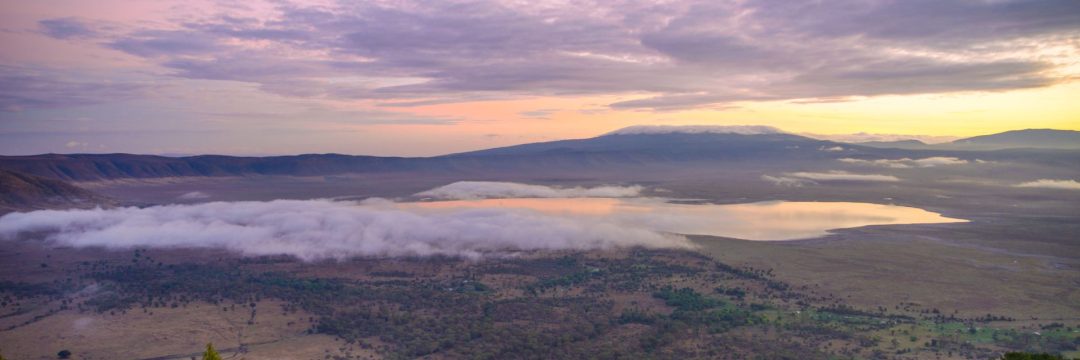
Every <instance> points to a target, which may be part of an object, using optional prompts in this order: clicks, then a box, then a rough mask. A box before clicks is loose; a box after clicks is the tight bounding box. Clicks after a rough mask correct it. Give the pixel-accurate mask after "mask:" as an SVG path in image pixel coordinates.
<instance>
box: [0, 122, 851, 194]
mask: <svg viewBox="0 0 1080 360" xmlns="http://www.w3.org/2000/svg"><path fill="white" fill-rule="evenodd" d="M689 130H693V131H688V132H679V131H670V130H669V129H665V130H664V131H654V130H649V129H642V128H631V129H629V130H626V131H617V132H613V133H610V134H606V135H602V136H598V137H594V138H589V139H578V140H562V141H552V142H543V143H532V144H524V145H517V146H509V147H503V148H495V149H488V150H481V151H473V152H467V153H459V154H451V155H444V156H436V157H427V158H397V157H374V156H350V155H340V154H309V155H296V156H271V157H235V156H220V155H203V156H189V157H164V156H151V155H132V154H72V155H60V154H45V155H34V156H6V157H4V156H0V169H7V170H12V171H18V172H22V173H26V174H32V175H37V176H42V177H47V178H54V179H61V180H69V181H101V180H111V179H125V178H162V177H189V176H251V175H290V176H325V175H336V174H350V173H387V172H416V171H425V172H441V173H470V172H484V171H504V172H518V171H534V170H537V171H538V170H542V169H549V170H572V169H596V168H602V167H619V166H625V165H640V164H655V163H667V162H686V161H745V160H763V159H783V160H787V159H800V158H825V157H829V156H835V155H837V154H833V153H828V154H827V153H825V152H822V151H818V148H823V147H829V148H832V147H835V146H837V145H840V144H837V143H834V142H830V141H823V140H815V139H810V138H806V137H802V136H798V135H791V134H786V133H781V132H779V131H778V130H775V129H772V128H766V127H758V128H754V127H740V128H738V129H735V130H736V131H737V132H742V133H733V132H717V129H716V128H711V129H705V130H708V131H702V130H703V129H701V128H691V129H689Z"/></svg>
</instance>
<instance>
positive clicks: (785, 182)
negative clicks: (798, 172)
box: [761, 175, 814, 187]
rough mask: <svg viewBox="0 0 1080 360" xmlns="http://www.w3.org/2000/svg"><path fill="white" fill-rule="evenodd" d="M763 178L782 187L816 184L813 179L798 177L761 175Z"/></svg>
mask: <svg viewBox="0 0 1080 360" xmlns="http://www.w3.org/2000/svg"><path fill="white" fill-rule="evenodd" d="M761 180H765V181H767V182H770V183H772V184H773V185H776V186H781V187H803V186H804V185H809V184H814V182H813V181H811V180H806V179H796V178H793V177H787V176H772V175H761Z"/></svg>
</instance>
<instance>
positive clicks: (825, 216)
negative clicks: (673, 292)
mask: <svg viewBox="0 0 1080 360" xmlns="http://www.w3.org/2000/svg"><path fill="white" fill-rule="evenodd" d="M397 206H400V207H402V208H404V209H408V210H412V211H424V212H427V211H432V212H440V211H462V210H466V209H491V208H499V209H520V210H521V211H527V212H537V213H542V214H547V215H552V216H568V217H577V218H580V217H597V218H598V220H603V221H614V222H616V223H619V224H625V225H626V226H628V227H645V228H649V229H651V230H656V231H664V232H672V233H679V234H687V235H712V236H723V237H731V238H739V239H746V240H761V241H776V240H795V239H808V238H815V237H820V236H823V235H826V234H828V233H829V230H833V229H842V228H852V227H859V226H867V225H894V224H933V223H953V222H966V220H962V219H953V218H948V217H944V216H941V214H938V213H934V212H929V211H926V210H923V209H919V208H913V207H905V206H895V205H881V204H869V203H853V202H791V201H768V202H757V203H749V204H731V205H711V204H675V203H670V202H667V201H666V200H665V199H656V198H631V199H612V198H529V199H519V198H515V199H483V200H452V201H431V202H413V203H398V205H397Z"/></svg>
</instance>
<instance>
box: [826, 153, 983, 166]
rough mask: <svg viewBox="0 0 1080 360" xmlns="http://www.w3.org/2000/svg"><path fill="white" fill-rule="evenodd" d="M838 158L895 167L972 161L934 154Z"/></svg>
mask: <svg viewBox="0 0 1080 360" xmlns="http://www.w3.org/2000/svg"><path fill="white" fill-rule="evenodd" d="M838 160H839V161H841V162H845V163H848V164H856V165H869V166H881V167H888V168H894V169H910V168H928V167H935V166H950V165H967V164H970V163H971V162H970V161H967V160H964V159H960V158H955V157H945V156H934V157H928V158H923V159H911V158H903V159H895V160H893V159H878V160H863V159H852V158H843V159H838Z"/></svg>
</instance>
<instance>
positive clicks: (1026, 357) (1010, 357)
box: [1001, 352, 1068, 360]
mask: <svg viewBox="0 0 1080 360" xmlns="http://www.w3.org/2000/svg"><path fill="white" fill-rule="evenodd" d="M1001 360H1068V359H1066V358H1064V357H1062V356H1061V355H1052V354H1047V353H1042V354H1031V353H1022V352H1011V353H1006V354H1005V355H1003V356H1002V357H1001Z"/></svg>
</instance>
